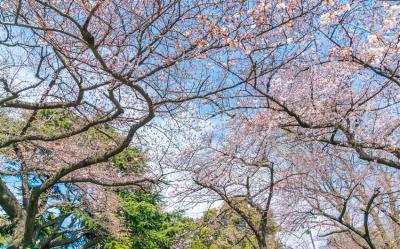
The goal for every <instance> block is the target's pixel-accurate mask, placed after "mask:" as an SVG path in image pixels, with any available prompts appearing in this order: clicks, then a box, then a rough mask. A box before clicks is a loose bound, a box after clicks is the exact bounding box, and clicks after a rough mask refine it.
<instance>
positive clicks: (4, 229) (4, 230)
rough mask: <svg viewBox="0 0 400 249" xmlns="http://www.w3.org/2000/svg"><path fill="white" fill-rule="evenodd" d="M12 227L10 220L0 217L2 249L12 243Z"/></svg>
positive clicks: (0, 242) (0, 243)
mask: <svg viewBox="0 0 400 249" xmlns="http://www.w3.org/2000/svg"><path fill="white" fill-rule="evenodd" d="M11 235H12V225H11V223H10V222H9V220H8V219H7V218H6V217H4V216H0V248H1V246H6V245H8V244H9V243H10V242H11Z"/></svg>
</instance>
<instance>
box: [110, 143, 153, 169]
mask: <svg viewBox="0 0 400 249" xmlns="http://www.w3.org/2000/svg"><path fill="white" fill-rule="evenodd" d="M112 162H113V163H114V165H115V166H116V167H117V168H118V169H119V170H121V171H124V172H129V173H135V174H137V175H142V174H144V172H146V170H147V158H146V156H145V154H144V153H143V152H141V151H140V150H138V149H136V148H132V147H128V148H126V149H125V150H123V151H122V152H121V153H119V154H118V155H115V156H113V157H112Z"/></svg>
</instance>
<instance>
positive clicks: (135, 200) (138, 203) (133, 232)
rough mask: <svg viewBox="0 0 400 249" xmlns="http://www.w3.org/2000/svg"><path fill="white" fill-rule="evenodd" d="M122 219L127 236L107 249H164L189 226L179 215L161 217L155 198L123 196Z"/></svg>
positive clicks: (140, 195)
mask: <svg viewBox="0 0 400 249" xmlns="http://www.w3.org/2000/svg"><path fill="white" fill-rule="evenodd" d="M122 199H123V203H122V204H123V218H124V220H125V223H126V225H127V226H128V227H129V230H130V231H129V236H123V237H122V239H119V241H116V240H112V241H108V242H107V243H106V248H107V249H128V248H129V249H167V248H170V246H171V242H172V239H173V238H174V236H175V235H176V234H177V233H178V232H180V231H182V230H183V229H185V228H187V227H188V226H190V224H191V221H190V220H188V219H185V218H183V217H182V216H180V215H179V214H169V213H163V212H162V210H161V209H160V206H159V205H160V197H159V196H158V195H156V194H146V193H129V194H123V195H122Z"/></svg>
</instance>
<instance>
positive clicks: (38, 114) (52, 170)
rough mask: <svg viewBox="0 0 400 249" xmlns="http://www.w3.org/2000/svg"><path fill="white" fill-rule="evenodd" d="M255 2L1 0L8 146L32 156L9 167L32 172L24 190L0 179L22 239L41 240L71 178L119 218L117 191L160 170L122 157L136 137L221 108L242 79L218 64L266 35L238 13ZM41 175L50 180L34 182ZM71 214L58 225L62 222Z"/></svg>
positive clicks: (19, 242)
mask: <svg viewBox="0 0 400 249" xmlns="http://www.w3.org/2000/svg"><path fill="white" fill-rule="evenodd" d="M244 6H245V5H244V4H243V3H240V2H238V3H236V2H227V3H225V2H224V1H221V2H218V1H178V0H171V1H158V0H154V1H135V0H121V1H119V0H118V1H113V0H110V1H109V0H106V1H41V0H37V1H36V0H34V1H2V2H1V3H0V13H1V14H0V29H1V33H0V35H1V38H0V40H1V42H0V46H1V56H0V60H1V69H0V72H1V75H0V81H1V92H0V104H1V112H2V113H1V115H2V120H3V122H2V124H4V125H2V127H1V139H0V147H1V148H2V154H3V155H4V158H6V159H5V160H6V161H8V162H18V163H19V165H20V166H19V167H18V168H17V169H13V170H11V171H10V170H7V169H6V167H5V166H3V168H4V172H3V176H4V177H6V176H8V175H18V176H19V177H20V179H21V181H20V182H19V183H20V186H17V188H18V190H19V191H21V196H22V197H21V198H22V201H21V200H20V199H19V198H18V197H17V195H16V193H15V191H14V190H13V188H11V186H10V184H7V183H6V182H5V181H4V179H3V180H1V181H0V196H1V197H0V206H1V207H2V209H3V210H4V211H5V213H6V214H7V216H8V217H9V218H10V220H11V221H12V224H13V239H12V243H11V245H10V246H9V247H10V248H27V247H29V246H30V245H31V244H32V243H36V242H35V241H34V238H35V233H36V232H37V230H40V229H42V227H40V226H38V224H37V220H38V219H39V218H40V216H41V215H42V216H43V214H44V212H45V210H47V209H49V206H52V205H55V204H56V203H57V202H56V201H54V199H52V198H51V195H52V193H53V191H54V189H55V188H56V187H57V186H58V184H60V183H62V184H72V185H73V186H72V187H79V189H80V191H83V193H84V194H85V197H87V198H86V199H87V200H86V201H85V202H81V203H80V205H79V206H81V205H84V206H85V208H88V209H89V210H90V213H91V214H93V215H95V214H102V215H106V216H107V214H105V213H113V212H114V213H115V212H117V211H118V205H117V203H118V201H117V200H115V198H116V197H115V195H114V194H113V193H112V192H110V191H109V189H110V188H111V189H113V190H115V188H117V187H119V188H120V187H125V188H126V187H135V186H139V187H143V185H146V183H153V182H155V181H157V180H158V179H159V178H160V175H157V176H156V175H154V174H153V175H149V176H148V175H141V174H138V172H137V171H136V170H135V169H137V167H136V166H137V165H136V164H135V161H138V160H139V161H140V160H141V156H139V155H138V154H137V153H136V154H135V153H133V155H130V157H133V158H131V160H130V161H132V160H133V161H134V163H133V165H134V166H133V169H132V168H129V167H126V166H127V165H124V164H123V165H122V167H118V165H119V164H118V158H116V156H118V155H119V154H120V153H127V152H128V154H129V152H134V150H135V147H130V145H131V144H132V143H133V142H132V141H133V140H134V139H135V135H136V134H137V132H138V130H139V129H140V128H142V127H144V126H146V125H148V124H149V122H150V121H151V120H153V119H154V118H155V117H167V116H173V115H175V114H176V113H177V112H179V110H182V109H184V108H185V103H186V102H188V101H192V102H195V103H197V104H201V103H202V102H203V101H202V100H207V103H208V104H210V103H211V104H213V105H214V104H215V105H216V106H218V102H220V101H221V100H220V99H221V98H220V97H217V95H216V94H217V93H221V94H222V93H224V92H229V90H231V89H234V88H235V87H237V86H239V85H240V84H242V82H231V81H229V80H227V78H226V77H225V75H226V74H224V73H223V72H222V73H221V74H217V73H216V72H217V71H218V69H217V68H216V70H215V72H214V73H213V74H211V73H210V70H209V68H210V67H211V66H212V64H215V61H216V60H217V59H218V58H221V57H222V55H223V56H227V55H229V54H230V53H231V49H230V46H231V44H232V43H237V42H238V41H240V40H242V39H250V38H248V37H249V35H250V34H253V33H254V32H248V30H246V25H247V23H246V22H242V20H243V19H245V17H244V16H242V15H237V16H235V17H234V19H231V18H230V13H232V12H239V10H240V9H241V8H243V7H244ZM228 16H229V18H227V17H228ZM246 37H247V38H246ZM235 49H236V48H235ZM222 58H223V57H222ZM131 154H132V153H131ZM120 166H121V165H120ZM33 176H35V177H39V178H40V184H38V185H35V186H32V185H30V180H31V178H32V177H33ZM89 197H90V198H89ZM79 208H83V207H79ZM112 220H113V219H109V221H110V222H112ZM61 223H63V222H62V221H61ZM61 223H60V222H59V223H57V224H51V225H52V226H53V227H54V228H56V229H58V228H57V225H59V224H61ZM108 225H109V224H108ZM111 230H112V229H111ZM62 233H63V231H56V232H55V234H53V235H54V236H53V237H52V239H54V240H56V239H57V236H58V235H60V234H62ZM49 239H50V240H52V239H51V238H50V237H49ZM96 241H98V240H96ZM59 245H60V244H59V243H52V242H51V241H49V243H45V244H44V245H43V246H45V247H46V248H47V247H52V246H59Z"/></svg>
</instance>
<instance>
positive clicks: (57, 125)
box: [36, 109, 76, 130]
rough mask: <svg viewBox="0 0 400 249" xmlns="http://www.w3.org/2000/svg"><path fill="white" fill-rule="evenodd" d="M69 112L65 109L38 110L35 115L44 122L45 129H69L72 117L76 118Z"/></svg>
mask: <svg viewBox="0 0 400 249" xmlns="http://www.w3.org/2000/svg"><path fill="white" fill-rule="evenodd" d="M72 116H74V115H73V114H72V113H71V112H69V111H67V110H48V109H44V110H40V111H38V113H37V115H36V117H37V119H38V120H40V121H43V122H44V127H45V128H46V130H55V129H64V130H70V129H72V127H73V122H72V120H73V119H76V117H72Z"/></svg>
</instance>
